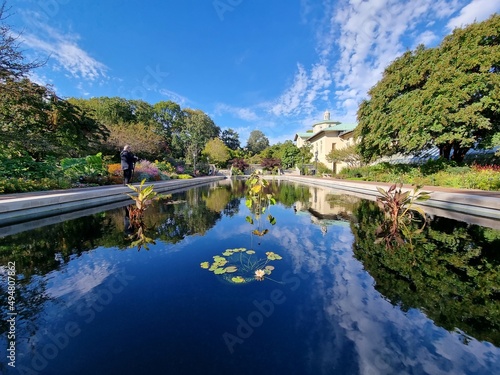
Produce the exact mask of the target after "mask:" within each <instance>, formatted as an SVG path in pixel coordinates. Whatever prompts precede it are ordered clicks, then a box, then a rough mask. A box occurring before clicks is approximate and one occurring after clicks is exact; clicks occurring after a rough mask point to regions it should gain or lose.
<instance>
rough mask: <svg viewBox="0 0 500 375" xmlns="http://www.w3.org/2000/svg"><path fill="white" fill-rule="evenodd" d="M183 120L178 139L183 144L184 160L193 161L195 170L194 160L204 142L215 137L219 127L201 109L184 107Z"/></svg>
mask: <svg viewBox="0 0 500 375" xmlns="http://www.w3.org/2000/svg"><path fill="white" fill-rule="evenodd" d="M184 113H185V121H184V124H183V128H182V130H181V133H180V140H181V141H182V143H183V144H184V151H185V152H184V155H185V158H186V160H189V161H192V162H193V168H194V169H195V170H196V161H197V159H198V157H199V155H200V152H201V150H203V148H204V147H205V144H206V143H207V142H208V141H209V140H210V139H212V138H217V137H218V136H219V134H220V128H219V127H218V126H217V125H215V123H214V122H213V120H212V119H211V118H210V117H209V116H208V115H206V114H205V113H204V112H203V111H201V110H194V109H189V108H187V109H184Z"/></svg>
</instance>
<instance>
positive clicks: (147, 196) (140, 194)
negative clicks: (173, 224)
mask: <svg viewBox="0 0 500 375" xmlns="http://www.w3.org/2000/svg"><path fill="white" fill-rule="evenodd" d="M145 182H146V180H145V179H144V180H142V181H141V184H140V185H139V186H137V187H136V186H133V185H130V184H129V185H127V186H128V187H129V188H130V189H132V190H133V191H134V192H135V193H136V194H137V195H131V194H127V195H128V196H129V197H130V198H132V199H133V200H134V201H135V205H130V206H128V207H127V208H126V210H125V230H126V231H127V232H131V233H130V234H129V235H128V237H129V239H130V240H133V242H132V243H131V244H130V247H135V246H137V247H138V249H139V250H140V249H141V247H142V246H144V248H145V249H146V250H149V248H148V244H155V241H154V239H153V238H151V237H148V236H147V235H146V231H147V229H148V228H147V227H146V224H145V223H144V211H146V209H147V208H148V207H149V206H150V205H151V204H152V203H153V201H155V200H158V199H162V198H168V197H169V196H165V195H159V194H158V193H157V192H156V191H154V185H149V186H146V187H144V183H145ZM127 225H128V227H127Z"/></svg>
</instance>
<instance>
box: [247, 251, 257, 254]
mask: <svg viewBox="0 0 500 375" xmlns="http://www.w3.org/2000/svg"><path fill="white" fill-rule="evenodd" d="M247 254H250V255H252V254H255V251H253V250H248V251H247Z"/></svg>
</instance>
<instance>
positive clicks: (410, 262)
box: [352, 201, 500, 346]
mask: <svg viewBox="0 0 500 375" xmlns="http://www.w3.org/2000/svg"><path fill="white" fill-rule="evenodd" d="M355 216H356V218H357V221H358V223H357V224H356V225H352V230H353V233H354V235H355V239H356V240H355V244H354V254H355V256H356V257H357V258H358V259H360V260H361V261H362V262H363V265H364V267H365V268H366V269H367V271H368V272H370V274H371V275H372V277H373V278H374V279H375V280H376V288H377V290H378V291H379V292H380V293H382V294H383V295H384V296H386V297H387V298H388V299H389V300H390V301H391V302H392V303H393V304H395V305H399V306H401V308H402V309H403V310H408V309H410V308H420V309H422V310H423V311H425V313H426V314H427V316H428V317H429V318H430V319H432V320H433V321H434V322H435V323H436V324H438V325H440V326H442V327H444V328H446V329H448V330H450V331H453V330H455V329H456V328H458V329H460V330H461V331H463V332H465V333H466V334H467V335H470V336H472V337H474V338H476V339H478V340H485V341H489V342H492V343H493V344H495V345H497V346H498V345H500V254H499V253H498V251H497V250H498V249H499V248H500V231H498V230H494V229H490V228H484V227H479V226H476V225H468V224H466V223H462V222H457V221H454V220H450V219H445V218H436V219H435V220H433V221H431V222H430V223H429V224H428V226H427V227H425V228H424V230H423V231H422V233H418V232H414V236H413V238H412V242H413V246H412V245H411V244H410V243H409V242H405V243H403V244H400V245H398V246H396V247H394V248H393V249H390V250H388V249H387V248H386V247H385V244H384V243H375V242H376V235H375V232H376V230H377V228H378V227H379V226H380V225H381V223H382V221H383V220H384V217H383V214H382V213H381V212H380V211H379V209H378V208H377V207H376V204H375V203H373V202H367V201H363V202H362V203H361V204H360V205H359V207H358V209H357V210H356V211H355ZM418 228H419V226H418V223H415V224H414V228H413V229H415V230H416V229H418Z"/></svg>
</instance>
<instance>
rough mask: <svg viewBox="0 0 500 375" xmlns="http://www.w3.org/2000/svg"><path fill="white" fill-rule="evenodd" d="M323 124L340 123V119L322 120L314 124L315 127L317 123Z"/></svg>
mask: <svg viewBox="0 0 500 375" xmlns="http://www.w3.org/2000/svg"><path fill="white" fill-rule="evenodd" d="M323 124H331V125H336V124H340V121H333V120H326V121H320V122H317V123H315V124H313V127H315V126H316V125H323Z"/></svg>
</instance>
